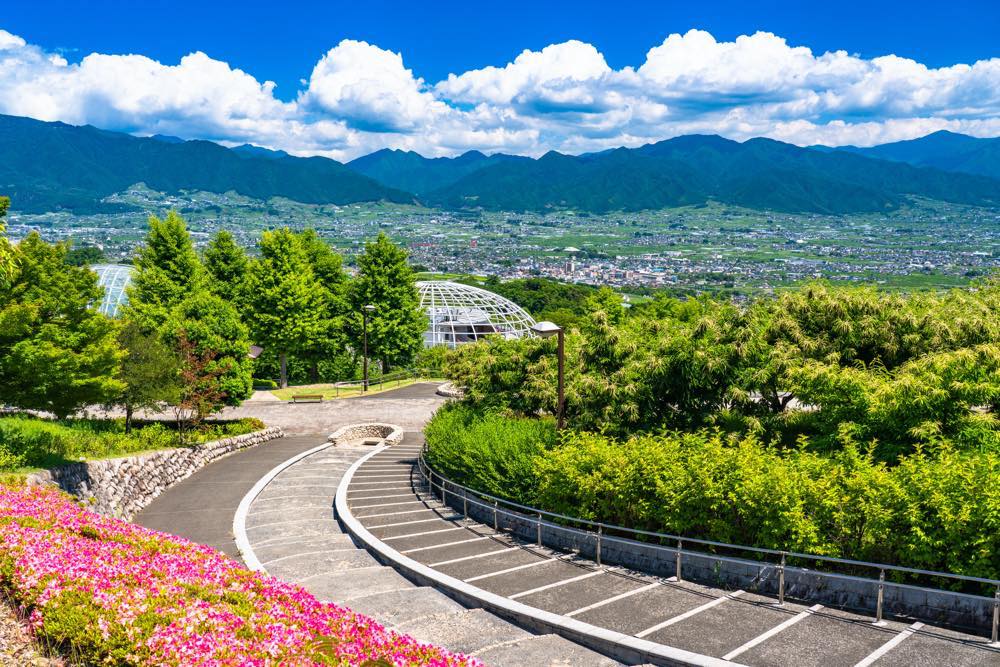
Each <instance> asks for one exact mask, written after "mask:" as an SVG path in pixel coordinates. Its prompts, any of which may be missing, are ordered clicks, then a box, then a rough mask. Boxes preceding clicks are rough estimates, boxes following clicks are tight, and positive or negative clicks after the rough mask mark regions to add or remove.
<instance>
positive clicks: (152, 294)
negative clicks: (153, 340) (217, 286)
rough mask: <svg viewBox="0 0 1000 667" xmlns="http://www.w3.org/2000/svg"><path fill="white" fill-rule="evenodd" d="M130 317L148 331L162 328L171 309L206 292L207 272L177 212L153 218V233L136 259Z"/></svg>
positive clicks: (150, 222)
mask: <svg viewBox="0 0 1000 667" xmlns="http://www.w3.org/2000/svg"><path fill="white" fill-rule="evenodd" d="M135 268H136V270H135V274H134V275H133V277H132V284H131V286H130V287H129V306H128V312H127V314H126V317H129V318H131V319H135V320H136V321H138V322H139V323H140V324H142V325H143V326H144V327H145V328H147V329H155V328H158V327H159V326H160V325H162V324H163V323H164V322H165V321H166V320H167V317H168V316H169V315H170V310H171V309H172V308H174V307H175V306H177V305H178V304H179V303H181V302H182V301H184V299H186V298H188V297H189V296H191V295H192V294H194V293H196V292H198V291H200V290H202V289H204V287H205V284H206V279H205V269H204V267H203V266H202V265H201V262H200V261H199V260H198V255H197V253H196V252H195V250H194V244H193V243H192V242H191V235H190V234H188V230H187V226H186V225H185V223H184V219H183V218H181V216H180V215H178V214H177V213H176V212H174V211H170V212H169V213H167V217H166V218H163V219H162V220H161V219H160V218H157V217H156V216H150V218H149V233H148V234H147V235H146V241H145V243H144V244H143V245H142V247H141V248H140V249H139V253H138V255H137V256H136V260H135Z"/></svg>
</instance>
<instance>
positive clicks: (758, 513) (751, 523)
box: [426, 407, 1000, 578]
mask: <svg viewBox="0 0 1000 667" xmlns="http://www.w3.org/2000/svg"><path fill="white" fill-rule="evenodd" d="M426 432H427V442H428V445H429V460H430V462H431V465H432V466H434V467H435V469H436V470H438V471H439V472H441V473H442V474H444V475H445V476H448V477H451V478H453V479H455V480H457V481H460V482H462V483H464V484H466V485H468V486H470V487H472V488H476V489H479V490H482V491H486V492H488V493H491V494H493V495H497V496H502V497H506V498H509V499H511V500H514V501H517V502H521V503H524V504H528V505H533V506H537V507H541V508H543V509H547V510H549V511H553V512H558V513H561V514H567V515H571V516H579V517H582V518H586V519H591V520H596V521H603V522H607V523H613V524H618V525H624V526H629V527H634V528H640V529H644V530H653V531H658V532H665V533H671V534H676V535H682V536H687V537H696V538H702V539H709V540H715V541H720V542H728V543H733V544H743V545H749V546H757V547H765V548H771V549H785V550H792V551H801V552H806V553H814V554H819V555H827V556H836V557H842V558H851V559H857V560H867V561H876V562H885V563H890V564H899V565H906V566H910V567H916V568H922V569H931V570H941V571H948V572H954V573H957V574H966V575H972V576H979V577H992V578H998V577H1000V495H998V494H997V493H995V492H992V490H995V489H1000V453H998V452H997V451H996V450H991V451H981V452H980V451H962V450H959V449H957V448H956V447H955V446H954V445H953V444H952V443H950V442H949V441H947V440H941V439H939V440H937V441H936V442H934V443H933V445H930V446H928V447H926V448H919V449H918V451H917V452H916V453H913V454H909V455H907V456H904V457H902V458H901V459H899V461H898V463H897V464H896V465H888V464H886V463H885V462H882V461H879V460H878V459H877V458H876V457H875V456H874V452H873V450H872V449H871V448H870V447H869V448H864V447H861V446H859V444H858V443H857V442H856V441H855V439H854V438H853V436H852V435H851V432H850V429H844V430H843V431H842V432H841V433H840V434H839V436H838V437H839V438H840V441H841V446H840V448H839V449H837V450H834V451H832V452H829V453H821V452H816V451H811V450H810V449H809V448H808V447H807V446H806V443H805V442H802V443H800V445H799V446H797V447H792V448H787V449H782V448H777V447H774V446H768V445H765V444H763V443H762V442H761V441H760V440H759V439H758V438H757V437H755V436H738V435H732V434H725V433H722V432H721V431H718V430H709V429H701V430H698V431H693V432H688V433H681V432H676V433H667V434H660V435H643V436H639V437H634V438H629V439H615V438H612V437H608V436H605V435H600V434H593V433H567V434H565V435H564V436H563V437H562V438H561V441H560V442H559V444H555V440H556V438H555V434H554V429H553V427H552V424H551V422H546V421H539V420H534V419H523V418H522V419H505V418H503V417H500V416H497V415H486V416H483V417H480V418H477V417H476V416H475V415H474V413H472V412H471V411H470V410H469V409H468V408H461V407H459V408H456V409H450V410H445V411H442V412H440V413H439V414H438V415H436V416H435V417H434V419H433V420H432V421H431V423H430V424H429V425H428V428H427V431H426Z"/></svg>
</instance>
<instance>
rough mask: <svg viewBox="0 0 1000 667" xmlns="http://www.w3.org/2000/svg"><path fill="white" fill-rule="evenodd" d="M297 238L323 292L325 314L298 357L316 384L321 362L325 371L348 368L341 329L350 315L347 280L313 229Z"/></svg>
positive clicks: (337, 257) (337, 260)
mask: <svg viewBox="0 0 1000 667" xmlns="http://www.w3.org/2000/svg"><path fill="white" fill-rule="evenodd" d="M298 237H299V242H300V243H301V244H302V250H303V252H304V253H305V255H306V258H307V259H308V261H309V265H310V266H311V267H312V270H313V274H314V275H315V276H316V280H317V282H318V283H319V286H320V289H322V290H323V302H324V304H325V312H324V314H323V317H322V318H321V320H320V322H319V327H318V330H317V332H316V334H315V337H314V338H313V339H312V340H310V341H308V342H307V343H306V345H305V346H304V347H303V348H302V349H301V350H300V352H299V354H298V356H299V357H300V358H301V359H302V361H304V362H305V363H306V364H307V365H308V367H309V377H310V381H312V382H319V381H320V364H321V363H324V362H326V364H325V365H326V367H327V368H328V369H329V367H330V365H331V364H333V365H334V366H335V367H337V368H344V367H345V366H346V367H348V368H350V366H351V365H352V361H351V360H350V358H349V356H348V349H349V338H348V336H347V332H346V331H345V327H344V320H345V317H347V314H348V313H349V312H350V303H349V302H348V294H347V290H348V286H349V280H348V277H347V273H345V272H344V268H343V261H342V259H341V257H340V255H339V254H337V253H336V252H334V250H333V249H332V248H331V247H330V245H329V244H328V243H326V241H324V240H323V239H321V238H320V237H319V234H317V233H316V230H314V229H306V230H304V231H302V232H299V235H298ZM337 379H342V378H337Z"/></svg>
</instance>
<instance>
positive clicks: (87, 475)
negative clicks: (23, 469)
mask: <svg viewBox="0 0 1000 667" xmlns="http://www.w3.org/2000/svg"><path fill="white" fill-rule="evenodd" d="M284 435H285V434H284V432H282V430H281V429H280V428H277V427H271V428H266V429H264V430H263V431H255V432H253V433H245V434H243V435H237V436H233V437H231V438H223V439H221V440H214V441H212V442H206V443H203V444H201V445H196V446H193V447H178V448H176V449H164V450H160V451H156V452H149V453H147V454H138V455H136V456H126V457H120V458H115V459H99V460H96V461H81V462H80V463H70V464H68V465H64V466H59V467H58V468H52V469H51V470H45V471H42V472H38V473H33V474H31V475H28V477H27V479H26V482H27V483H28V485H48V484H51V485H56V486H58V487H59V488H61V489H62V490H63V491H65V492H67V493H69V494H71V495H73V496H76V497H77V498H79V499H80V500H81V501H83V502H84V503H87V504H88V509H90V510H92V511H94V512H97V513H98V514H103V515H105V516H111V517H115V518H118V519H125V520H126V521H128V520H131V519H132V518H133V517H134V516H135V515H136V514H138V513H139V510H141V509H142V508H144V507H145V506H146V505H148V504H149V503H151V502H152V501H153V499H155V498H156V497H157V496H159V495H160V494H161V493H163V492H164V491H165V490H166V489H167V488H169V487H170V486H172V485H174V484H176V483H177V482H179V481H181V480H183V479H185V478H187V477H189V476H191V475H192V474H193V473H194V472H196V471H197V470H199V469H201V468H202V467H204V466H205V465H206V464H208V463H211V462H212V461H215V460H218V459H220V458H223V457H224V456H228V455H229V454H232V453H234V452H237V451H240V450H242V449H246V448H247V447H253V446H255V445H259V444H261V443H264V442H267V441H269V440H274V439H276V438H281V437H284Z"/></svg>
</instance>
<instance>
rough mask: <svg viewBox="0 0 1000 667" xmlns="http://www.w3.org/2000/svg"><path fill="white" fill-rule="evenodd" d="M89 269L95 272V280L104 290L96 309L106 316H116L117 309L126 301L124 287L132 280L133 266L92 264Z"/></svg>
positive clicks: (126, 295)
mask: <svg viewBox="0 0 1000 667" xmlns="http://www.w3.org/2000/svg"><path fill="white" fill-rule="evenodd" d="M90 270H91V271H93V272H94V273H96V274H97V282H98V284H99V285H100V286H101V288H102V289H103V290H104V296H102V297H101V302H100V304H98V306H97V310H98V311H99V312H101V313H104V314H105V315H107V316H108V317H118V311H119V310H120V309H121V307H122V306H124V305H126V304H127V303H128V293H127V292H126V289H127V288H128V286H129V284H130V283H131V282H132V273H133V271H134V270H135V267H133V266H130V265H128V264H93V265H91V267H90Z"/></svg>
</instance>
